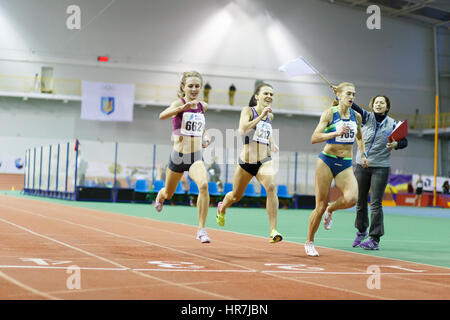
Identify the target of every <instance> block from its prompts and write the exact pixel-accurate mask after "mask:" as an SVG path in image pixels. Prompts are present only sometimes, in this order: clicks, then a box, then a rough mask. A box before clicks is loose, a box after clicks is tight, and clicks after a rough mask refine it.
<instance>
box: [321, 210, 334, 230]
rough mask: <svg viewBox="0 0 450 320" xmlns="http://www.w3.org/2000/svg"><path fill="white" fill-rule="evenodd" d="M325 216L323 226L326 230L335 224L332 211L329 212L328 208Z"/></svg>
mask: <svg viewBox="0 0 450 320" xmlns="http://www.w3.org/2000/svg"><path fill="white" fill-rule="evenodd" d="M324 216H325V217H324V218H323V227H324V228H325V229H326V230H330V229H331V225H332V224H333V220H332V219H331V213H329V212H328V209H327V210H326V211H325V214H324Z"/></svg>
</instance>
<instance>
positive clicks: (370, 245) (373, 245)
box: [359, 238, 380, 250]
mask: <svg viewBox="0 0 450 320" xmlns="http://www.w3.org/2000/svg"><path fill="white" fill-rule="evenodd" d="M359 246H360V247H361V248H363V249H366V250H380V247H379V246H378V242H376V241H375V240H373V239H372V238H370V239H369V240H367V241H366V242H363V243H361V244H360V245H359Z"/></svg>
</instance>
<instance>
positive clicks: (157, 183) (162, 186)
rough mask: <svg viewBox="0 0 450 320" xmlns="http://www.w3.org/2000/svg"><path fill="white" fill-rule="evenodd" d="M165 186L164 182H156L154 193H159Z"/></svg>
mask: <svg viewBox="0 0 450 320" xmlns="http://www.w3.org/2000/svg"><path fill="white" fill-rule="evenodd" d="M136 184H137V181H136ZM164 185H165V182H164V180H155V182H153V192H159V190H161V189H162V188H164Z"/></svg>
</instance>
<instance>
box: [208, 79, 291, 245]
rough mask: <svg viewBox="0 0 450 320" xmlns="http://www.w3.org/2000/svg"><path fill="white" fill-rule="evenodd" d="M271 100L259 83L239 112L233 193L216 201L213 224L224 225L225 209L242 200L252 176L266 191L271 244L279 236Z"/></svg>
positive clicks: (269, 89)
mask: <svg viewBox="0 0 450 320" xmlns="http://www.w3.org/2000/svg"><path fill="white" fill-rule="evenodd" d="M272 101H273V89H272V87H271V86H270V85H268V84H265V83H263V84H261V85H259V86H258V87H257V88H256V90H255V93H254V94H253V96H252V99H251V100H250V104H249V107H244V109H243V110H242V112H241V118H240V122H239V133H240V134H241V135H242V136H243V139H244V147H243V149H242V152H241V154H240V155H239V165H238V166H237V168H236V171H235V174H234V181H233V190H232V191H230V192H228V193H227V194H226V195H225V198H224V199H223V202H219V204H218V206H217V216H216V221H217V223H218V224H219V226H224V224H225V210H226V208H228V207H229V206H231V205H232V204H233V203H236V202H238V201H239V200H240V199H241V198H242V197H243V195H244V193H245V189H246V188H247V185H248V184H249V182H250V180H251V179H252V178H253V177H255V178H256V179H257V180H258V181H259V182H260V183H261V184H262V186H263V187H264V188H265V189H266V191H267V200H266V209H267V213H268V215H269V224H270V242H271V243H275V242H279V241H281V240H282V239H283V237H282V236H281V234H279V233H278V231H277V216H278V196H277V186H276V182H275V171H274V168H273V160H272V159H271V156H270V155H271V152H272V151H274V152H276V151H278V146H277V145H276V144H275V142H274V141H273V137H272V119H273V113H272V108H271V104H272Z"/></svg>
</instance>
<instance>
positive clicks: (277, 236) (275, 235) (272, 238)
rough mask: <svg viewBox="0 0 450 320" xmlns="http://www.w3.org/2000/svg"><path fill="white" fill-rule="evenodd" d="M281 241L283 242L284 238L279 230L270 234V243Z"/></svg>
mask: <svg viewBox="0 0 450 320" xmlns="http://www.w3.org/2000/svg"><path fill="white" fill-rule="evenodd" d="M281 240H283V236H282V235H281V234H279V233H278V231H277V230H275V229H274V230H272V232H271V233H270V243H276V242H280V241H281Z"/></svg>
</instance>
